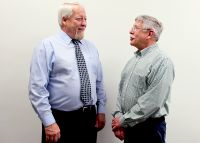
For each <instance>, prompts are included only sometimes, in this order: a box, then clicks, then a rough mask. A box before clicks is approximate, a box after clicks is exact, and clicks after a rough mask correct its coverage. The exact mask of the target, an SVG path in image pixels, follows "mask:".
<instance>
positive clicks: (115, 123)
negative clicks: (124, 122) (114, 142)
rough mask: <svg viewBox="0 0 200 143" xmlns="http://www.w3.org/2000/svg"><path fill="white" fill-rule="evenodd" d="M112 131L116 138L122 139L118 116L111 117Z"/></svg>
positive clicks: (122, 134)
mask: <svg viewBox="0 0 200 143" xmlns="http://www.w3.org/2000/svg"><path fill="white" fill-rule="evenodd" d="M112 131H113V132H114V134H115V136H116V137H117V138H118V139H120V140H124V128H122V127H121V126H120V120H119V118H113V119H112Z"/></svg>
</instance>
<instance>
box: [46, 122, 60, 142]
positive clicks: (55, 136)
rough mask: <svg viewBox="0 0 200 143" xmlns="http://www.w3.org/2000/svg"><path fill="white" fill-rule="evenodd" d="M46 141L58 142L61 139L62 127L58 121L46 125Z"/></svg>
mask: <svg viewBox="0 0 200 143" xmlns="http://www.w3.org/2000/svg"><path fill="white" fill-rule="evenodd" d="M45 134H46V142H47V143H56V142H57V141H58V140H59V139H60V128H59V127H58V125H57V124H56V123H53V124H51V125H49V126H47V127H45Z"/></svg>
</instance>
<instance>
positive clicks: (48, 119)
mask: <svg viewBox="0 0 200 143" xmlns="http://www.w3.org/2000/svg"><path fill="white" fill-rule="evenodd" d="M41 120H42V123H43V125H44V126H45V127H47V126H49V125H51V124H53V123H55V122H56V121H55V119H54V117H53V114H52V113H48V114H47V115H45V116H44V117H42V118H41Z"/></svg>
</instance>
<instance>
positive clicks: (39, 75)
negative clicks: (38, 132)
mask: <svg viewBox="0 0 200 143" xmlns="http://www.w3.org/2000/svg"><path fill="white" fill-rule="evenodd" d="M47 47H48V46H47ZM48 48H49V47H48ZM51 61H52V52H51V51H46V48H45V44H44V43H41V44H40V45H39V46H38V48H37V49H35V51H34V53H33V57H32V62H31V69H30V79H29V98H30V101H31V104H32V106H33V108H34V110H35V111H36V113H37V114H38V116H39V118H40V119H41V121H42V123H43V125H44V127H45V133H46V140H47V141H51V142H57V140H58V139H59V138H60V129H59V127H58V125H57V124H56V123H55V119H54V117H53V115H52V113H51V106H50V104H49V100H48V97H49V92H48V90H47V85H48V81H49V73H50V70H51Z"/></svg>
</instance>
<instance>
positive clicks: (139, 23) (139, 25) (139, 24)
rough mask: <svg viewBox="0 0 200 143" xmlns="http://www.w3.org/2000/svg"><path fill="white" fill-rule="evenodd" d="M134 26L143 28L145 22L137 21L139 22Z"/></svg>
mask: <svg viewBox="0 0 200 143" xmlns="http://www.w3.org/2000/svg"><path fill="white" fill-rule="evenodd" d="M133 26H137V27H142V26H143V22H142V21H139V20H137V21H135V23H134V24H133Z"/></svg>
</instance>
